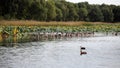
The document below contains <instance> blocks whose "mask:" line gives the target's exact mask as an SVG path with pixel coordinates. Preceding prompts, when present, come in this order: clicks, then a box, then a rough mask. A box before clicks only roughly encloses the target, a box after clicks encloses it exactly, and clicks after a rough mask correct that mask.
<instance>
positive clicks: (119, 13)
mask: <svg viewBox="0 0 120 68" xmlns="http://www.w3.org/2000/svg"><path fill="white" fill-rule="evenodd" d="M113 13H114V22H120V6H117V7H114V9H113Z"/></svg>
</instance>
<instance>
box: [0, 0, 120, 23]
mask: <svg viewBox="0 0 120 68" xmlns="http://www.w3.org/2000/svg"><path fill="white" fill-rule="evenodd" d="M0 19H5V20H37V21H91V22H96V21H99V22H120V6H116V5H106V4H102V5H97V4H89V3H88V2H80V3H71V2H67V1H65V0H0Z"/></svg>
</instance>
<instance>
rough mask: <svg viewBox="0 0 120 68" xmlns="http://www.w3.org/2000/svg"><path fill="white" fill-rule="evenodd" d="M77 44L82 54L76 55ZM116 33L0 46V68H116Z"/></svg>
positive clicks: (119, 42)
mask: <svg viewBox="0 0 120 68" xmlns="http://www.w3.org/2000/svg"><path fill="white" fill-rule="evenodd" d="M80 46H84V47H86V50H85V51H86V52H87V54H86V55H80ZM119 59H120V36H94V37H82V38H81V37H79V38H67V39H58V40H53V41H43V42H40V41H39V42H30V43H18V44H16V46H14V47H3V46H1V47H0V68H119V67H120V60H119Z"/></svg>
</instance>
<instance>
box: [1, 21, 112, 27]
mask: <svg viewBox="0 0 120 68" xmlns="http://www.w3.org/2000/svg"><path fill="white" fill-rule="evenodd" d="M84 24H87V25H89V24H111V23H105V22H94V23H93V22H83V21H81V22H70V21H69V22H55V21H53V22H39V21H27V20H26V21H23V20H20V21H6V20H3V21H0V25H2V26H38V25H39V26H80V25H84Z"/></svg>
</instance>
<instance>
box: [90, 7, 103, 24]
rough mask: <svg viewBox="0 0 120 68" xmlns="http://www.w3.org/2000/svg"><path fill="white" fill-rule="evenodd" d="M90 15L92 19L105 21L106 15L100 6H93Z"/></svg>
mask: <svg viewBox="0 0 120 68" xmlns="http://www.w3.org/2000/svg"><path fill="white" fill-rule="evenodd" d="M88 15H89V19H90V21H93V22H95V21H104V16H103V14H102V12H101V10H100V8H99V7H98V6H93V7H92V9H91V11H90V12H89V14H88Z"/></svg>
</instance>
